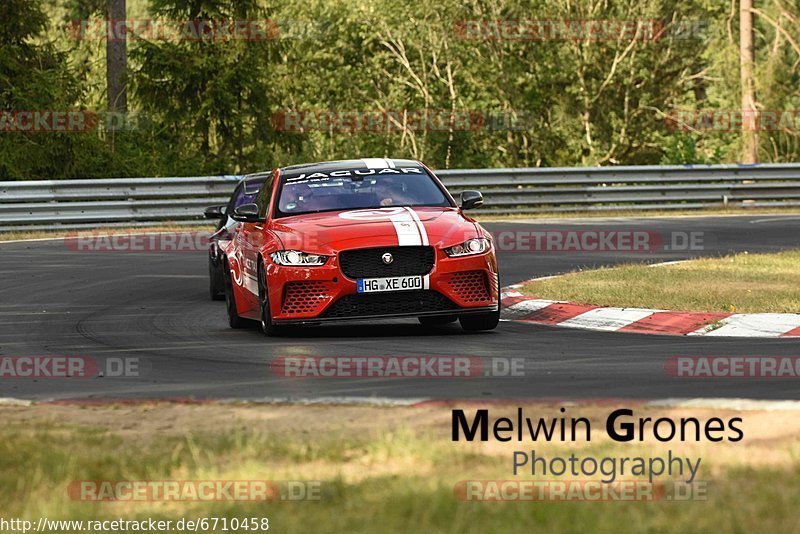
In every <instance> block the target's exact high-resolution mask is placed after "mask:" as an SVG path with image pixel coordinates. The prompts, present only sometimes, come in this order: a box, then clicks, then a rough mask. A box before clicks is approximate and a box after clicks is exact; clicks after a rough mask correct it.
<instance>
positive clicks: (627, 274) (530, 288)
mask: <svg viewBox="0 0 800 534" xmlns="http://www.w3.org/2000/svg"><path fill="white" fill-rule="evenodd" d="M520 291H521V292H522V293H525V294H527V295H532V296H536V297H539V298H545V299H554V300H567V301H574V302H581V303H587V304H596V305H599V306H620V307H642V308H658V309H666V310H681V311H703V312H741V313H758V312H775V313H798V312H800V250H790V251H784V252H780V253H775V254H748V253H741V254H736V255H733V256H726V257H723V258H711V259H699V260H693V261H690V262H686V263H681V264H677V265H665V266H659V267H649V266H647V265H640V264H635V265H623V266H619V267H609V268H602V269H596V270H590V271H583V272H574V273H569V274H567V275H565V276H561V277H557V278H551V279H549V280H542V281H539V282H532V283H529V284H526V285H525V286H523V287H522V288H521V289H520Z"/></svg>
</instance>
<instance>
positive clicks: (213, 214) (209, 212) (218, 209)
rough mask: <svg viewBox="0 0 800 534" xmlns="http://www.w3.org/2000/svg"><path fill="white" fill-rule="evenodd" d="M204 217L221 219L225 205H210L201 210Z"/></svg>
mask: <svg viewBox="0 0 800 534" xmlns="http://www.w3.org/2000/svg"><path fill="white" fill-rule="evenodd" d="M203 215H205V216H206V219H221V218H222V216H223V215H225V206H211V207H209V208H206V210H205V211H204V212H203Z"/></svg>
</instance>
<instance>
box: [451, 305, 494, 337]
mask: <svg viewBox="0 0 800 534" xmlns="http://www.w3.org/2000/svg"><path fill="white" fill-rule="evenodd" d="M458 320H459V322H460V323H461V328H463V329H464V331H466V332H481V331H484V330H494V329H495V328H497V325H498V323H499V322H500V307H499V306H498V307H497V311H493V312H489V313H479V314H475V315H464V316H462V317H459V319H458Z"/></svg>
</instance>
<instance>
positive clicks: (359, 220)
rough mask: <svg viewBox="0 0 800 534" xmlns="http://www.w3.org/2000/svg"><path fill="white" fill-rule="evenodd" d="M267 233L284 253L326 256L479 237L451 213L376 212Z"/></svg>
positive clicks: (288, 223) (299, 220)
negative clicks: (274, 239) (352, 250)
mask: <svg viewBox="0 0 800 534" xmlns="http://www.w3.org/2000/svg"><path fill="white" fill-rule="evenodd" d="M271 230H272V231H273V232H274V233H275V234H276V235H277V236H278V237H279V238H280V239H281V241H282V242H283V245H284V248H286V249H299V250H305V251H309V252H320V253H330V252H333V251H338V250H345V249H351V248H366V247H381V246H398V245H400V246H414V245H417V246H418V245H428V244H430V245H433V246H437V247H448V246H452V245H456V244H458V243H462V242H464V241H466V240H467V239H470V238H473V237H476V236H478V235H480V234H479V230H478V227H477V225H476V224H475V223H474V222H472V221H471V220H469V219H467V218H465V217H464V216H463V215H462V214H461V213H460V212H459V210H458V209H456V208H439V207H418V208H402V207H389V208H375V209H360V210H348V211H335V212H324V213H313V214H306V215H296V216H292V217H284V218H281V219H277V220H275V221H274V222H273V223H272V226H271Z"/></svg>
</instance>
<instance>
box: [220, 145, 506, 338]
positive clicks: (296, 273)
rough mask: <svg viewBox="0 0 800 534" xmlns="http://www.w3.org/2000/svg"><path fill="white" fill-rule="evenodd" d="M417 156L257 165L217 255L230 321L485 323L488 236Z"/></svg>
mask: <svg viewBox="0 0 800 534" xmlns="http://www.w3.org/2000/svg"><path fill="white" fill-rule="evenodd" d="M482 203H483V197H482V196H481V194H480V193H479V192H477V191H464V192H463V193H461V203H460V205H457V204H456V202H455V201H454V200H453V197H452V196H450V194H449V193H448V192H447V189H445V187H444V186H443V185H442V183H441V182H440V181H439V179H438V178H437V177H436V175H435V174H434V173H433V172H432V171H431V170H430V169H428V168H427V167H426V166H425V165H423V164H422V163H420V162H417V161H410V160H392V159H383V158H367V159H360V160H347V161H332V162H325V163H312V164H307V165H295V166H291V167H284V168H281V169H275V170H274V171H272V173H269V174H268V175H267V177H266V179H265V180H264V183H263V184H262V186H261V188H260V191H259V193H258V195H257V197H256V199H255V203H252V204H243V205H240V206H238V207H236V208H235V209H234V210H233V213H231V214H230V216H231V217H232V218H233V219H234V220H236V221H239V222H240V223H242V224H239V225H238V226H237V227H236V229H235V233H234V235H233V239H232V240H231V241H230V242H229V243H228V244H227V246H226V248H225V251H224V252H225V254H224V258H223V259H224V262H225V266H224V272H225V275H226V276H225V280H224V282H225V296H226V303H227V309H228V320H229V323H230V326H231V327H233V328H238V327H241V326H243V325H244V324H245V321H246V320H256V321H260V322H261V327H262V329H263V331H264V333H265V334H267V335H275V334H277V333H278V332H279V331H280V327H281V326H283V325H311V324H320V323H323V322H328V321H343V320H363V319H384V318H395V317H417V318H419V321H420V323H422V325H424V326H435V325H440V324H446V323H450V322H454V321H456V320H458V321H460V323H461V326H462V328H463V329H464V330H466V331H479V330H492V329H494V328H495V327H496V326H497V324H498V321H499V318H500V306H499V277H498V270H497V260H496V258H495V251H494V245H493V243H492V239H491V236H490V235H489V233H488V232H486V231H485V230H484V229H483V228H482V227H481V226H480V225H479V224H478V223H477V222H475V221H474V220H473V219H471V218H469V217H467V216H466V215H464V210H467V209H470V208H474V207H477V206H480V205H481V204H482Z"/></svg>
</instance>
